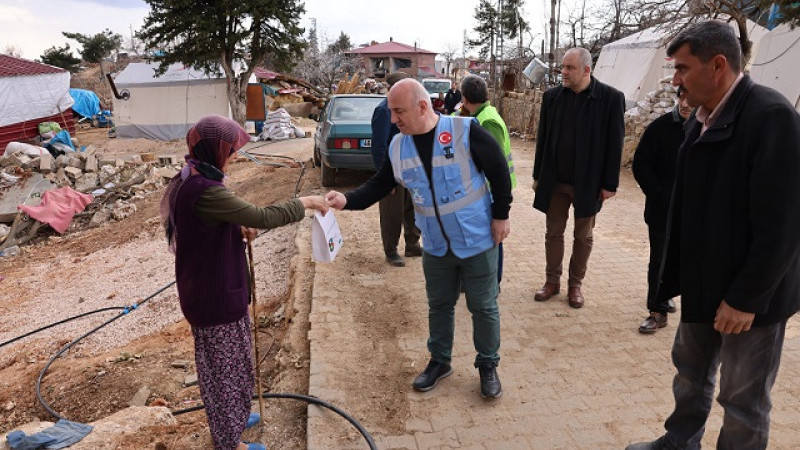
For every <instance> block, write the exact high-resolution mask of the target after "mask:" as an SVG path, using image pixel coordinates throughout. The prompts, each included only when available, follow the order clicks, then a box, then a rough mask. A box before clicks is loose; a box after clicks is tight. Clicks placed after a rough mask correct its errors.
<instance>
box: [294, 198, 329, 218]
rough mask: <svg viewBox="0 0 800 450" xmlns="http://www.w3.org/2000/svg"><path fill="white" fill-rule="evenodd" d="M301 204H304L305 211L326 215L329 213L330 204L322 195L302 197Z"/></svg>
mask: <svg viewBox="0 0 800 450" xmlns="http://www.w3.org/2000/svg"><path fill="white" fill-rule="evenodd" d="M300 202H301V203H303V207H304V208H305V209H313V210H316V211H319V212H321V213H322V214H325V213H327V212H328V202H326V201H325V199H324V198H322V196H321V195H309V196H308V197H300Z"/></svg>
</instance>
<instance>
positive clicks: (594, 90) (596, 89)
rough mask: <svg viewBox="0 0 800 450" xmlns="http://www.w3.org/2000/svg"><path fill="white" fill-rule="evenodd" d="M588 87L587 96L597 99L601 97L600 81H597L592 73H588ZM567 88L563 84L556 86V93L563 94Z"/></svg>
mask: <svg viewBox="0 0 800 450" xmlns="http://www.w3.org/2000/svg"><path fill="white" fill-rule="evenodd" d="M590 78H591V79H590V81H589V87H587V88H586V89H588V90H589V97H590V98H593V99H595V100H599V99H600V98H601V97H602V83H600V82H599V81H597V78H595V77H594V75H590ZM567 89H569V88H566V87H564V85H563V84H562V85H560V86H558V93H557V95H561V94H563V93H564V92H565V91H566V90H567Z"/></svg>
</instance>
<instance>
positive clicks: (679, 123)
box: [633, 89, 692, 334]
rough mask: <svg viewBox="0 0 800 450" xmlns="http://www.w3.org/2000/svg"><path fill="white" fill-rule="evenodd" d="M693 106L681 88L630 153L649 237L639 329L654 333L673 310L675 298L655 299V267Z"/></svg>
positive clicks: (659, 263) (662, 325)
mask: <svg viewBox="0 0 800 450" xmlns="http://www.w3.org/2000/svg"><path fill="white" fill-rule="evenodd" d="M691 113H692V108H691V107H690V106H689V105H688V104H687V103H686V91H684V90H683V89H680V94H679V96H678V103H677V104H675V107H674V108H673V109H672V111H670V112H668V113H666V114H664V115H663V116H661V117H659V118H658V119H656V120H654V121H653V123H651V124H650V125H648V126H647V128H646V129H645V130H644V134H642V138H641V139H640V140H639V145H638V146H637V147H636V153H634V154H633V176H634V177H635V178H636V181H637V182H638V183H639V187H641V188H642V192H644V195H645V197H646V198H645V202H644V221H645V223H647V233H648V235H649V237H650V263H649V264H648V266H647V309H648V310H649V311H650V315H649V316H648V317H647V318H646V319H644V322H642V324H641V325H639V332H640V333H644V334H651V333H655V332H656V330H658V329H659V328H663V327H665V326H667V313H671V312H675V301H674V300H672V299H671V298H669V299H667V300H665V301H657V300H656V291H657V290H658V270H659V269H660V268H661V259H662V255H663V254H664V239H665V238H666V234H667V212H668V211H669V197H670V194H672V186H673V185H674V183H675V163H676V161H677V160H678V148H679V147H680V146H681V144H682V143H683V139H684V137H685V134H684V132H683V123H684V122H685V121H686V119H688V118H689V115H690V114H691Z"/></svg>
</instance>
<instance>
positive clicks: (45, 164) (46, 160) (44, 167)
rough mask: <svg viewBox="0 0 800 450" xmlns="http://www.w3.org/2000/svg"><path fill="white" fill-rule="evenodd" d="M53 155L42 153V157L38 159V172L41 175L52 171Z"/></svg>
mask: <svg viewBox="0 0 800 450" xmlns="http://www.w3.org/2000/svg"><path fill="white" fill-rule="evenodd" d="M54 162H55V161H54V160H53V155H51V154H50V152H44V153H42V156H41V157H40V158H39V172H41V173H50V172H52V171H53V163H54Z"/></svg>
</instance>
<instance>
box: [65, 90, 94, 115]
mask: <svg viewBox="0 0 800 450" xmlns="http://www.w3.org/2000/svg"><path fill="white" fill-rule="evenodd" d="M69 95H70V96H71V97H72V99H73V100H74V101H75V104H73V105H72V110H73V111H75V112H76V113H78V114H80V115H82V116H83V117H92V116H93V115H95V114H100V97H98V96H97V94H95V93H94V92H92V91H88V90H86V89H70V90H69Z"/></svg>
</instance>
